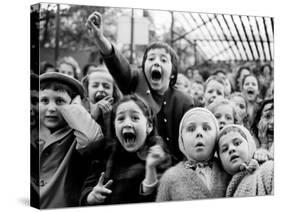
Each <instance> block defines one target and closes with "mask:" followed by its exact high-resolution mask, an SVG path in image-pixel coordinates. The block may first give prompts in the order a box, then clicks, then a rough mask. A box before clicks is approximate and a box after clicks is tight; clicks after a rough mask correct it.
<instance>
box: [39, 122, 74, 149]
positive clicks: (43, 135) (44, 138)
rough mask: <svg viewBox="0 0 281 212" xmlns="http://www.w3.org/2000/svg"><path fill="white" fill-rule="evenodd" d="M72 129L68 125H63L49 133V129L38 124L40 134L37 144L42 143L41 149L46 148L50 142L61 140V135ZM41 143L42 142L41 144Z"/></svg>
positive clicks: (63, 135)
mask: <svg viewBox="0 0 281 212" xmlns="http://www.w3.org/2000/svg"><path fill="white" fill-rule="evenodd" d="M72 130H73V129H71V128H70V127H69V126H65V127H63V128H61V129H59V130H57V131H56V132H54V133H53V134H51V133H50V131H49V130H48V129H47V128H46V127H44V126H40V134H39V144H41V143H43V145H44V146H43V149H42V150H44V149H46V148H47V147H48V146H50V145H51V144H53V143H55V142H57V141H59V140H61V139H62V138H63V137H65V136H66V135H68V134H69V133H70V132H71V131H72ZM41 145H42V144H41Z"/></svg>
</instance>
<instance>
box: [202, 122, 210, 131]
mask: <svg viewBox="0 0 281 212" xmlns="http://www.w3.org/2000/svg"><path fill="white" fill-rule="evenodd" d="M203 130H204V131H209V130H211V127H210V126H209V125H208V124H204V125H203Z"/></svg>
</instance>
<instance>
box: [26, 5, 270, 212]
mask: <svg viewBox="0 0 281 212" xmlns="http://www.w3.org/2000/svg"><path fill="white" fill-rule="evenodd" d="M30 18H31V19H30V20H31V22H30V24H31V26H30V27H31V32H32V34H31V49H30V50H31V76H30V77H31V110H30V112H31V114H30V124H31V137H30V138H31V143H30V144H31V145H30V148H31V149H30V154H31V169H30V173H31V183H30V189H31V190H30V195H31V199H30V201H31V205H32V206H34V207H36V208H41V209H51V208H65V207H83V206H97V205H99V206H100V205H113V204H126V203H127V204H128V203H147V202H166V201H185V200H199V199H211V198H224V197H226V198H230V197H253V196H266V195H274V98H273V97H274V51H273V50H274V18H273V17H269V16H247V15H237V14H220V13H199V12H188V11H173V10H152V9H140V8H121V7H101V6H85V5H74V4H54V3H39V4H35V5H32V6H31V13H30Z"/></svg>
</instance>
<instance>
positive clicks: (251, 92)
mask: <svg viewBox="0 0 281 212" xmlns="http://www.w3.org/2000/svg"><path fill="white" fill-rule="evenodd" d="M247 94H248V95H254V94H255V92H254V90H248V91H247Z"/></svg>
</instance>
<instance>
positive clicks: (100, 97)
mask: <svg viewBox="0 0 281 212" xmlns="http://www.w3.org/2000/svg"><path fill="white" fill-rule="evenodd" d="M106 96H107V94H106V93H105V92H97V93H96V95H95V101H96V102H98V101H100V100H102V99H103V98H104V97H106Z"/></svg>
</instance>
